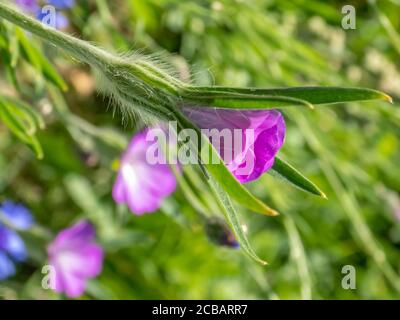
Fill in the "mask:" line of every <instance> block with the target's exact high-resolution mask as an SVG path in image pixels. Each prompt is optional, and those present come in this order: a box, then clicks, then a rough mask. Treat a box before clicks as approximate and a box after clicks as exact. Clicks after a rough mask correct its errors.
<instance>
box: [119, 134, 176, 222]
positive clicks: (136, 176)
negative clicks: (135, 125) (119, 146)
mask: <svg viewBox="0 0 400 320" xmlns="http://www.w3.org/2000/svg"><path fill="white" fill-rule="evenodd" d="M147 132H148V130H144V131H142V132H139V133H138V134H136V135H135V136H134V137H133V139H132V140H131V142H130V144H129V146H128V148H127V149H126V151H125V154H124V155H123V156H122V158H121V161H120V168H119V172H118V176H117V180H116V182H115V184H114V187H113V198H114V200H115V202H117V203H118V204H127V205H128V207H129V209H130V210H131V211H132V212H133V213H134V214H137V215H141V214H144V213H150V212H154V211H156V210H157V209H158V208H159V207H160V206H161V204H162V202H163V200H164V199H165V198H166V197H168V196H169V195H170V194H172V193H173V192H174V191H175V189H176V178H175V176H174V173H173V171H172V169H171V168H170V166H169V165H168V164H167V163H166V161H165V162H164V163H155V164H151V163H149V161H148V159H147V157H146V154H147V150H148V148H149V147H150V146H151V145H152V144H153V142H150V141H146V135H147Z"/></svg>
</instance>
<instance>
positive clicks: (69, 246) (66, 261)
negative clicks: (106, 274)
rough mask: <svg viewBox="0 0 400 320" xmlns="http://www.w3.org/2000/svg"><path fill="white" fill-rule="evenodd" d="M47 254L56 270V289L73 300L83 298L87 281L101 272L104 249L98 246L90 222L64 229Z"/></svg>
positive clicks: (79, 223)
mask: <svg viewBox="0 0 400 320" xmlns="http://www.w3.org/2000/svg"><path fill="white" fill-rule="evenodd" d="M47 251H48V254H49V263H50V265H51V266H52V267H53V268H54V271H55V274H54V277H55V288H54V289H55V291H56V292H58V293H62V292H64V293H65V294H66V295H67V296H68V297H70V298H76V297H79V296H81V295H82V294H83V293H84V291H85V289H86V283H87V280H88V279H89V278H93V277H96V276H97V275H99V274H100V272H101V270H102V265H103V249H102V247H101V246H100V245H98V244H96V243H95V230H94V228H93V226H92V225H91V224H90V223H89V222H87V221H81V222H78V223H77V224H75V225H74V226H72V227H70V228H68V229H64V230H62V231H61V232H60V233H59V234H58V235H57V236H56V238H55V239H54V241H53V242H52V243H51V244H50V245H49V247H48V250H47Z"/></svg>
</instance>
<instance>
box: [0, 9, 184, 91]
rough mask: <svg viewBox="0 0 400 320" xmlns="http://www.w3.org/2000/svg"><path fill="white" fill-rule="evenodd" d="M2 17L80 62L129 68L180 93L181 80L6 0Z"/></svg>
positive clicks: (105, 67)
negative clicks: (72, 33)
mask: <svg viewBox="0 0 400 320" xmlns="http://www.w3.org/2000/svg"><path fill="white" fill-rule="evenodd" d="M0 17H2V18H4V19H6V20H8V21H10V22H12V23H14V24H16V25H18V26H20V27H22V28H23V29H25V30H28V31H30V32H32V33H33V34H35V35H37V36H39V37H41V38H43V39H45V40H46V41H48V42H49V43H51V44H52V45H54V46H56V47H59V48H61V49H63V50H65V51H67V52H68V53H69V54H71V55H72V56H73V57H74V58H76V59H77V60H79V61H80V62H84V63H87V64H89V65H91V66H92V67H96V68H98V69H100V70H102V71H104V72H105V73H107V72H109V73H113V72H114V68H115V71H116V72H118V70H128V71H129V72H130V73H131V74H132V75H133V76H134V77H137V78H138V79H140V80H141V81H143V82H145V83H146V84H148V85H151V86H154V87H156V88H159V89H162V90H165V91H166V92H168V93H170V94H173V95H178V92H179V88H178V87H177V86H178V85H179V83H178V82H176V81H173V82H172V81H170V76H169V75H167V74H164V73H163V72H162V71H160V70H159V71H157V72H153V71H154V70H152V68H149V67H148V66H146V65H145V64H143V61H141V62H140V61H139V62H138V63H135V62H134V61H133V62H132V61H129V62H127V61H126V60H124V58H122V57H119V56H117V55H113V54H111V53H109V52H107V51H105V50H103V49H100V48H98V47H96V46H94V45H92V44H90V43H89V42H86V41H83V40H80V39H77V38H75V37H72V36H70V35H68V34H66V33H63V32H61V31H58V30H56V29H54V28H51V27H49V26H47V25H45V24H43V23H41V22H39V21H37V20H35V19H33V18H31V17H29V16H27V15H25V14H23V13H20V12H18V11H17V10H16V9H14V8H12V7H11V6H9V5H6V4H4V3H0Z"/></svg>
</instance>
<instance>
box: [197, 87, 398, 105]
mask: <svg viewBox="0 0 400 320" xmlns="http://www.w3.org/2000/svg"><path fill="white" fill-rule="evenodd" d="M196 90H199V92H201V94H200V93H199V94H198V95H199V96H200V97H201V96H202V95H203V96H204V97H207V95H206V93H207V92H209V96H208V99H211V97H213V96H215V99H221V98H220V96H219V95H220V94H223V95H224V96H225V97H226V99H228V100H233V99H232V98H230V97H229V95H230V94H231V95H233V97H234V96H235V95H238V94H239V95H240V97H242V96H243V95H248V96H249V97H256V96H259V97H260V99H261V100H262V97H264V96H265V97H268V99H270V100H267V101H266V106H267V108H269V104H268V101H271V102H273V97H275V98H277V101H276V102H277V104H276V105H275V108H278V107H288V106H293V102H294V101H298V103H303V104H308V105H317V104H333V103H345V102H354V101H371V100H384V101H388V102H392V98H391V97H390V96H388V95H387V94H385V93H383V92H380V91H377V90H373V89H368V88H344V87H291V88H276V89H258V88H231V87H201V88H197V89H196ZM253 99H254V98H253ZM283 99H295V100H294V101H291V100H287V101H285V100H283ZM249 101H251V98H250V99H249ZM231 107H232V108H234V105H232V106H231ZM253 108H254V109H262V108H261V107H260V106H253Z"/></svg>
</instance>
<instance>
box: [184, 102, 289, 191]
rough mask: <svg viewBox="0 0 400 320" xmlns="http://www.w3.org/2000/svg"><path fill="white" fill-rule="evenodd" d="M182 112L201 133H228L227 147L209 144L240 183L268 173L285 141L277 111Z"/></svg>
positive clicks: (190, 109) (192, 109)
mask: <svg viewBox="0 0 400 320" xmlns="http://www.w3.org/2000/svg"><path fill="white" fill-rule="evenodd" d="M183 112H184V114H185V115H186V116H187V117H188V118H189V119H190V120H191V121H193V123H195V124H196V125H197V126H198V127H199V128H200V129H210V130H212V129H217V130H219V131H220V132H223V130H229V131H230V132H231V137H232V139H233V140H232V141H231V142H232V143H231V144H229V145H228V144H226V141H221V140H220V139H214V138H213V137H212V136H211V137H210V140H211V142H212V144H213V145H214V147H215V148H216V149H217V150H218V151H219V152H220V155H221V157H222V159H223V160H224V162H225V164H226V165H227V167H228V169H229V170H230V171H231V172H232V174H233V175H234V176H235V177H236V178H237V179H238V180H239V181H240V182H241V183H246V182H250V181H253V180H256V179H257V178H259V177H260V176H261V175H262V174H263V173H264V172H266V171H268V170H269V169H271V167H272V166H273V165H274V161H275V156H276V154H277V152H278V151H279V149H280V148H281V147H282V145H283V143H284V141H285V133H286V126H285V120H284V118H283V116H282V114H281V113H280V112H279V111H277V110H243V111H242V110H235V109H211V108H199V107H197V108H196V107H185V108H184V109H183ZM227 159H228V160H227Z"/></svg>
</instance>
